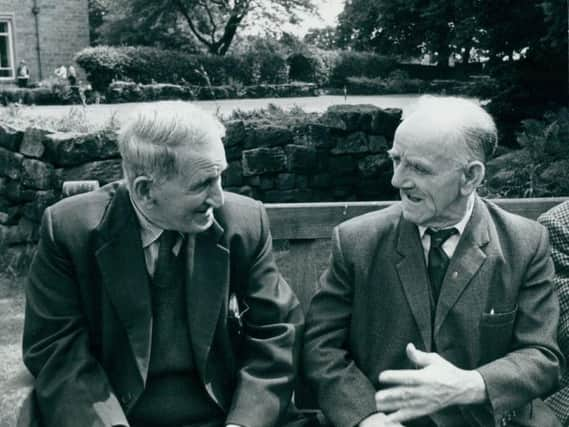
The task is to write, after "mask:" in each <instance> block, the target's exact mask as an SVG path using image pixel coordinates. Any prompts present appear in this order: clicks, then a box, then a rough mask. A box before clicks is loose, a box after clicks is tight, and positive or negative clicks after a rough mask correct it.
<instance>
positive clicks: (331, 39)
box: [303, 27, 338, 50]
mask: <svg viewBox="0 0 569 427" xmlns="http://www.w3.org/2000/svg"><path fill="white" fill-rule="evenodd" d="M337 34H338V33H337V31H336V28H334V27H325V28H312V29H311V30H308V32H307V33H306V35H305V36H304V40H303V41H304V43H306V44H309V45H311V46H315V47H317V48H319V49H324V50H332V49H335V48H336V46H337Z"/></svg>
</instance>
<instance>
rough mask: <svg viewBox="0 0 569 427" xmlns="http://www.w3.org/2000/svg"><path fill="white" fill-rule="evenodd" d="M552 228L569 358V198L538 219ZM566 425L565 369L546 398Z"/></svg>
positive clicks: (562, 336)
mask: <svg viewBox="0 0 569 427" xmlns="http://www.w3.org/2000/svg"><path fill="white" fill-rule="evenodd" d="M537 220H538V221H539V222H540V223H541V224H543V225H545V226H546V227H547V229H548V231H549V241H550V242H551V256H552V258H553V263H554V264H555V276H554V277H553V285H554V286H555V289H556V290H557V294H558V295H559V302H560V305H561V317H560V322H559V329H558V331H557V333H558V336H557V338H558V340H559V346H560V347H561V351H562V352H563V353H564V354H565V358H566V359H569V202H564V203H561V204H559V205H557V206H555V207H553V208H551V209H550V210H548V211H547V212H545V213H544V214H543V215H541V216H540V217H539V218H538V219H537ZM545 402H546V403H547V404H548V405H549V406H550V407H551V409H553V411H554V412H555V414H556V415H557V417H558V418H559V419H560V420H561V422H562V423H563V425H564V426H569V371H566V372H565V374H564V375H563V377H562V378H561V382H560V383H559V388H558V389H557V390H556V391H555V393H553V394H552V395H551V396H549V397H548V398H547V399H546V401H545Z"/></svg>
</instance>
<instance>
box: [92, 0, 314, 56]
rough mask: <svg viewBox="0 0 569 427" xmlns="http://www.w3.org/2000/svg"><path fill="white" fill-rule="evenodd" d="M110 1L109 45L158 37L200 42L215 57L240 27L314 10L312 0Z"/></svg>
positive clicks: (105, 29)
mask: <svg viewBox="0 0 569 427" xmlns="http://www.w3.org/2000/svg"><path fill="white" fill-rule="evenodd" d="M109 1H110V5H109V7H108V9H107V14H106V15H105V23H104V25H103V26H102V27H101V28H100V32H101V34H102V37H103V39H104V40H105V41H106V42H107V43H116V42H117V41H118V42H119V43H133V42H135V41H136V40H144V41H145V42H144V43H143V44H145V45H151V44H152V40H151V39H149V38H157V39H158V40H159V41H158V43H159V45H160V46H169V47H174V48H181V46H182V45H183V44H186V45H188V46H192V47H195V46H201V47H202V48H203V49H204V50H205V51H207V52H208V53H210V54H214V55H225V54H226V53H227V51H228V50H229V48H230V46H231V44H232V42H233V40H234V39H235V36H236V35H237V34H238V32H239V30H241V29H242V28H243V27H245V26H247V25H250V24H252V23H253V22H255V23H258V22H259V21H261V20H266V21H270V22H271V24H272V25H273V26H274V25H275V24H276V25H278V24H279V23H283V22H285V21H287V20H288V21H295V20H297V19H298V13H299V12H312V11H313V10H314V5H313V0H268V1H259V0H233V1H219V0H109ZM117 39H118V40H117ZM169 41H171V43H169ZM138 44H140V42H139V43H138Z"/></svg>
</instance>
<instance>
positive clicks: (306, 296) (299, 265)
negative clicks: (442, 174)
mask: <svg viewBox="0 0 569 427" xmlns="http://www.w3.org/2000/svg"><path fill="white" fill-rule="evenodd" d="M96 187H98V184H97V185H95V184H94V183H91V184H89V185H85V183H84V182H78V183H77V184H69V183H66V186H65V195H66V196H67V195H71V194H74V193H76V192H82V191H89V190H90V189H94V188H96ZM567 199H568V198H565V197H556V198H536V199H496V200H494V201H495V202H496V203H497V204H498V205H500V206H501V207H503V208H504V209H507V210H509V211H511V212H514V213H517V214H519V215H522V216H525V217H527V218H531V219H536V218H537V217H538V216H539V215H540V214H541V213H543V212H545V211H547V210H548V209H550V208H551V207H553V206H555V205H557V204H559V203H561V202H563V201H565V200H567ZM393 203H394V202H392V201H389V202H348V203H287V204H266V208H267V213H268V215H269V219H270V222H271V232H272V235H273V240H274V246H275V256H276V259H277V263H278V265H279V269H280V270H281V272H282V274H283V276H284V277H285V279H286V280H287V281H288V283H289V284H290V285H291V287H292V288H293V290H294V291H295V292H296V294H297V296H298V298H299V300H300V303H301V305H302V307H303V309H304V310H306V309H307V308H308V304H309V302H310V298H311V297H312V294H313V293H314V291H315V289H316V285H317V280H318V277H319V276H320V274H321V273H322V271H323V270H324V268H325V267H326V264H327V262H328V257H329V253H330V237H331V233H332V228H333V227H334V226H336V225H337V224H339V223H341V222H342V221H345V220H347V219H350V218H353V217H355V216H358V215H362V214H364V213H367V212H371V211H374V210H378V209H383V208H385V207H387V206H389V205H391V204H393ZM8 384H9V388H10V390H0V397H1V396H2V395H4V397H6V396H20V397H21V396H23V395H24V394H27V392H29V390H30V389H31V385H32V381H31V376H30V375H29V374H28V373H27V372H25V368H22V372H18V373H14V375H13V377H12V378H11V379H10V380H9V382H8ZM12 400H13V399H12ZM295 401H296V403H297V405H298V406H299V407H300V408H303V409H314V408H316V403H315V400H314V395H313V393H310V392H309V391H307V390H306V389H305V387H303V386H302V385H299V387H297V391H296V399H295ZM21 402H22V400H20V403H21ZM0 403H1V402H0ZM0 406H2V405H0ZM16 425H17V424H16V420H15V418H13V419H10V420H2V422H1V423H0V427H4V426H6V427H13V426H16Z"/></svg>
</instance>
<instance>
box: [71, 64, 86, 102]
mask: <svg viewBox="0 0 569 427" xmlns="http://www.w3.org/2000/svg"><path fill="white" fill-rule="evenodd" d="M67 81H68V82H69V87H70V89H71V98H72V101H73V102H74V101H75V99H79V101H80V102H81V104H82V105H83V106H86V103H85V96H84V95H83V92H82V91H81V85H80V84H79V81H78V80H77V71H76V70H75V67H74V66H73V65H69V67H67Z"/></svg>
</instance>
